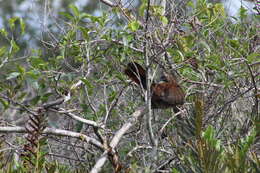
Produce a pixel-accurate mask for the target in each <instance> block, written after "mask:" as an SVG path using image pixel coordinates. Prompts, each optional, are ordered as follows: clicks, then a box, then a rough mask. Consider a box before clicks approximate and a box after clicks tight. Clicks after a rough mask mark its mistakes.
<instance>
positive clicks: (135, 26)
mask: <svg viewBox="0 0 260 173" xmlns="http://www.w3.org/2000/svg"><path fill="white" fill-rule="evenodd" d="M128 27H129V28H130V29H131V31H133V32H135V31H137V30H138V29H139V27H140V24H139V23H138V21H136V20H135V21H132V22H130V23H129V24H128Z"/></svg>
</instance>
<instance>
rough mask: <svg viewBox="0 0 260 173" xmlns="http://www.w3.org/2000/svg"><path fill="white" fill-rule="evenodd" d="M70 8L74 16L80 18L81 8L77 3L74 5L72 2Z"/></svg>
mask: <svg viewBox="0 0 260 173" xmlns="http://www.w3.org/2000/svg"><path fill="white" fill-rule="evenodd" d="M69 8H70V9H71V10H72V12H73V14H74V16H75V17H77V18H79V10H78V8H77V7H76V6H75V5H73V4H70V5H69Z"/></svg>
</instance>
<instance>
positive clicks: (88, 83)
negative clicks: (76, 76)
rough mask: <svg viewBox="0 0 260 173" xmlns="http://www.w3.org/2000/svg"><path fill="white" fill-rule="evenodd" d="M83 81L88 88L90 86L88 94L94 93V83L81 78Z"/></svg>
mask: <svg viewBox="0 0 260 173" xmlns="http://www.w3.org/2000/svg"><path fill="white" fill-rule="evenodd" d="M81 81H82V82H83V83H84V84H85V85H86V86H87V88H88V94H89V95H92V93H93V88H94V86H93V85H92V83H90V82H89V81H88V80H87V79H83V78H82V79H81Z"/></svg>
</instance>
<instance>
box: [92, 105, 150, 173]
mask: <svg viewBox="0 0 260 173" xmlns="http://www.w3.org/2000/svg"><path fill="white" fill-rule="evenodd" d="M145 111H146V107H144V106H142V107H140V108H138V109H137V110H136V111H135V112H134V113H133V114H132V117H131V118H130V119H129V120H128V121H127V122H126V123H125V124H124V125H123V126H122V127H121V128H120V129H119V130H118V131H117V132H116V134H115V136H114V137H113V139H112V141H111V142H110V144H109V147H111V149H112V150H113V149H114V148H115V147H116V146H117V145H118V143H119V141H120V139H121V138H122V137H123V135H124V134H125V133H126V132H127V131H128V130H129V129H130V128H131V127H132V126H133V125H134V124H135V123H136V122H137V120H138V118H140V117H141V116H142V115H143V114H144V113H145ZM107 154H108V151H105V152H104V153H103V154H102V155H101V157H100V158H99V159H98V161H97V162H96V164H95V166H94V167H93V168H92V170H91V171H90V173H98V172H100V170H101V168H102V166H103V165H104V164H105V162H106V160H107Z"/></svg>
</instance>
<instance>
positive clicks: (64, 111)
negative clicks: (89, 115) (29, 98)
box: [50, 108, 104, 129]
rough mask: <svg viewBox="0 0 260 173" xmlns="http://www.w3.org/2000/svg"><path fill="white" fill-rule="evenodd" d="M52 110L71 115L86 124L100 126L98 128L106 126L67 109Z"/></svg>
mask: <svg viewBox="0 0 260 173" xmlns="http://www.w3.org/2000/svg"><path fill="white" fill-rule="evenodd" d="M50 111H53V112H57V113H61V114H65V115H67V116H69V117H70V118H72V119H74V120H76V121H80V122H82V123H84V124H87V125H90V126H93V127H98V128H102V129H103V128H104V125H102V124H99V123H97V122H95V121H91V120H87V119H85V118H81V117H79V116H77V115H75V114H73V113H71V112H69V111H66V110H65V109H63V108H59V109H50Z"/></svg>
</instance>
